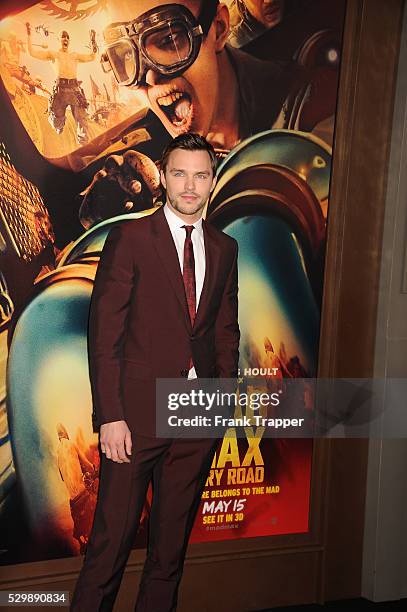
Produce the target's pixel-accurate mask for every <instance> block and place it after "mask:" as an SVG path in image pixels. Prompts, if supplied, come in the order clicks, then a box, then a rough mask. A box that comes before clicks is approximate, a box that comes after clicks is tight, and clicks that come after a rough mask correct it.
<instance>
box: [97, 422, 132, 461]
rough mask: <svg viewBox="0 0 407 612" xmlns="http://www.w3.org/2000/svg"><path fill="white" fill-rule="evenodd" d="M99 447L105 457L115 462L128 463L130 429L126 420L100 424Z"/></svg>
mask: <svg viewBox="0 0 407 612" xmlns="http://www.w3.org/2000/svg"><path fill="white" fill-rule="evenodd" d="M100 448H101V450H102V453H104V454H105V455H106V458H107V459H111V460H112V461H116V463H130V459H129V455H131V431H130V429H129V428H128V427H127V423H126V421H113V422H111V423H103V425H101V427H100Z"/></svg>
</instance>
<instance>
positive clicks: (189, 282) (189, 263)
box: [182, 225, 196, 369]
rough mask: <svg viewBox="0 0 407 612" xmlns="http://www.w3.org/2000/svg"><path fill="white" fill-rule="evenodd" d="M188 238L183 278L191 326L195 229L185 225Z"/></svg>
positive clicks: (192, 318) (193, 311) (193, 297)
mask: <svg viewBox="0 0 407 612" xmlns="http://www.w3.org/2000/svg"><path fill="white" fill-rule="evenodd" d="M182 227H183V228H184V229H185V232H186V236H185V242H184V265H183V268H182V276H183V278H184V287H185V295H186V297H187V303H188V311H189V318H190V319H191V325H193V324H194V321H195V314H196V283H195V257H194V245H193V244H192V239H191V234H192V230H193V229H194V226H193V225H183V226H182ZM193 365H194V362H193V361H192V356H191V357H190V358H189V366H188V367H189V369H191V368H192V367H193Z"/></svg>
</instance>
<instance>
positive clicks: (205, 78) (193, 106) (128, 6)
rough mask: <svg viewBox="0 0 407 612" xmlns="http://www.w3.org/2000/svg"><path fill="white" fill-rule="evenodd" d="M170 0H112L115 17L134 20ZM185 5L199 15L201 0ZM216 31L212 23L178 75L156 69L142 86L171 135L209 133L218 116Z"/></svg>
mask: <svg viewBox="0 0 407 612" xmlns="http://www.w3.org/2000/svg"><path fill="white" fill-rule="evenodd" d="M169 1H170V0H140V1H138V2H134V0H124V1H123V0H122V2H119V1H118V0H117V2H114V3H113V1H112V5H113V6H112V8H111V9H110V15H111V17H112V21H131V20H134V19H136V18H137V17H139V16H140V15H141V14H143V13H145V12H146V11H149V10H151V9H153V8H156V7H159V6H161V5H164V4H168V3H169ZM202 1H204V0H202ZM182 5H184V6H185V7H187V8H188V9H189V10H190V11H191V13H192V14H193V15H194V16H195V17H198V15H199V11H200V6H201V2H199V1H198V0H185V1H183V2H182ZM215 41H216V33H215V27H214V25H212V27H211V29H210V31H209V33H208V35H207V36H206V37H205V38H204V39H203V41H202V45H201V48H200V51H199V54H198V57H197V59H196V60H195V62H194V63H193V64H192V65H191V66H190V67H189V68H187V70H185V72H183V73H182V74H181V75H180V76H178V77H173V78H171V77H166V76H163V75H161V74H159V73H158V72H155V71H154V70H152V69H151V70H149V71H148V72H147V75H146V83H147V85H146V86H144V87H140V88H139V91H143V92H144V93H145V95H146V97H147V101H148V105H149V106H150V108H151V110H152V111H153V112H154V113H155V114H156V115H157V117H158V118H159V119H160V121H161V122H162V124H163V125H164V127H165V128H166V129H167V131H168V132H169V133H170V134H171V136H172V137H175V136H178V135H179V134H183V133H186V132H197V133H199V134H201V135H203V136H206V135H207V134H208V132H209V128H210V126H211V124H212V121H213V119H214V117H215V113H216V110H217V107H218V105H219V104H220V103H221V100H219V69H218V61H217V54H216V51H215Z"/></svg>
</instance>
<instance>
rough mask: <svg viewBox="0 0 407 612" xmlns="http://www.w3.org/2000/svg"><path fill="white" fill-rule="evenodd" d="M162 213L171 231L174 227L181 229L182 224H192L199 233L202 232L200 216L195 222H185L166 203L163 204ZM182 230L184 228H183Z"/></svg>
mask: <svg viewBox="0 0 407 612" xmlns="http://www.w3.org/2000/svg"><path fill="white" fill-rule="evenodd" d="M164 214H165V218H166V219H167V223H168V225H169V226H170V230H171V231H172V232H173V231H175V230H176V229H182V227H183V225H193V226H194V228H195V229H196V230H197V231H198V232H199V233H201V232H202V217H200V218H199V219H198V221H195V223H185V221H183V220H182V219H180V218H179V217H178V215H176V214H175V213H174V212H173V211H172V210H171V209H170V207H169V206H167V204H164ZM183 231H184V230H183Z"/></svg>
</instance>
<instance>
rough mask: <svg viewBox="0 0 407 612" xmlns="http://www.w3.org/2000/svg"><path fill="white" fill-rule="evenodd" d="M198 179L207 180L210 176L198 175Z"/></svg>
mask: <svg viewBox="0 0 407 612" xmlns="http://www.w3.org/2000/svg"><path fill="white" fill-rule="evenodd" d="M198 178H199V179H207V178H208V175H207V174H198Z"/></svg>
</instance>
